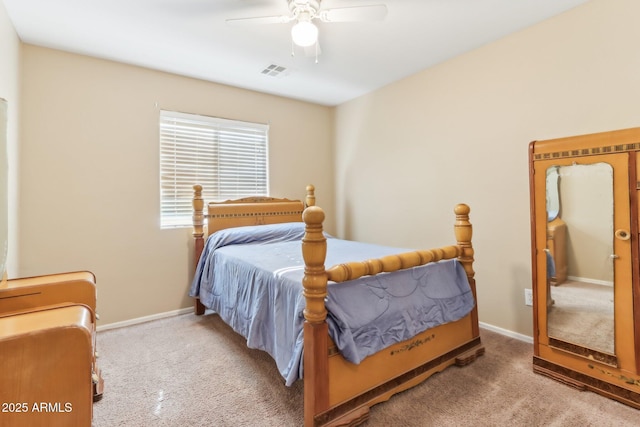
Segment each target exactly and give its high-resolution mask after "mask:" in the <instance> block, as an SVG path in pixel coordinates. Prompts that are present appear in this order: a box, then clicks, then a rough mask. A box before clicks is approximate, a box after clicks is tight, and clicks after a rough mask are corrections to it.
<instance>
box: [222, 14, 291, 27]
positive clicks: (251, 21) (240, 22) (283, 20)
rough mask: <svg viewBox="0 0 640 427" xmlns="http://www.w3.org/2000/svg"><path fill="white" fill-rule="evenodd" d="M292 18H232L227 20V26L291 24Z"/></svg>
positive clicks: (287, 16)
mask: <svg viewBox="0 0 640 427" xmlns="http://www.w3.org/2000/svg"><path fill="white" fill-rule="evenodd" d="M292 20H293V18H292V17H291V16H289V15H277V16H256V17H253V18H232V19H227V20H226V22H227V24H233V25H246V24H286V23H287V22H291V21H292Z"/></svg>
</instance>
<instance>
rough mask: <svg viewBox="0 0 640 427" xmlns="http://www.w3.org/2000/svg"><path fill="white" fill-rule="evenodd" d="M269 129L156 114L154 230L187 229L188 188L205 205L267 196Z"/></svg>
mask: <svg viewBox="0 0 640 427" xmlns="http://www.w3.org/2000/svg"><path fill="white" fill-rule="evenodd" d="M268 133H269V126H268V125H265V124H259V123H247V122H239V121H235V120H227V119H220V118H216V117H207V116H199V115H193V114H184V113H177V112H172V111H161V112H160V218H161V220H160V226H161V227H162V228H168V227H182V226H189V225H191V216H192V214H193V207H192V205H191V200H192V197H193V185H194V184H200V185H202V187H203V192H202V195H203V197H204V199H205V200H206V201H221V200H227V199H235V198H239V197H246V196H266V195H268V191H269V190H268V189H269V185H268V184H269V183H268V173H267V160H268Z"/></svg>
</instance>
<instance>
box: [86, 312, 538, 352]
mask: <svg viewBox="0 0 640 427" xmlns="http://www.w3.org/2000/svg"><path fill="white" fill-rule="evenodd" d="M188 313H193V307H187V308H181V309H179V310H173V311H167V312H164V313H158V314H152V315H150V316H143V317H137V318H135V319H129V320H123V321H122V322H114V323H108V324H106V325H100V326H98V327H97V328H96V329H97V330H98V331H107V330H109V329H116V328H123V327H125V326H132V325H137V324H140V323H145V322H149V321H151V320H158V319H164V318H166V317H172V316H179V315H181V314H188ZM479 323H480V327H481V328H484V329H488V330H490V331H492V332H495V333H498V334H500V335H506V336H508V337H511V338H515V339H517V340H520V341H524V342H527V343H529V344H533V338H532V337H530V336H527V335H523V334H519V333H517V332H513V331H510V330H508V329H503V328H500V327H498V326H493V325H490V324H488V323H484V322H479Z"/></svg>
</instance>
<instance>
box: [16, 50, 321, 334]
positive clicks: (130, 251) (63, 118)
mask: <svg viewBox="0 0 640 427" xmlns="http://www.w3.org/2000/svg"><path fill="white" fill-rule="evenodd" d="M22 58H23V60H22V79H23V94H22V120H21V135H22V137H21V146H20V148H21V151H22V160H21V168H20V179H21V181H20V182H21V184H20V192H21V205H20V218H21V223H22V227H21V229H20V241H21V245H20V272H19V274H20V275H35V274H46V273H52V272H58V271H70V270H78V269H88V270H91V271H93V272H94V273H95V274H96V276H97V280H98V311H99V313H100V315H101V322H100V323H101V325H106V324H109V323H113V322H119V321H124V320H129V319H133V318H138V317H143V316H147V315H153V314H157V313H163V312H168V311H172V310H176V309H179V308H182V307H187V306H189V305H190V304H191V300H190V299H189V298H188V297H187V288H188V284H189V281H190V278H191V272H192V259H191V257H190V256H191V255H192V242H191V235H190V233H191V230H190V229H173V230H160V228H159V184H158V181H159V171H158V162H159V160H158V157H159V150H158V146H159V142H158V115H159V110H160V109H167V110H177V111H182V112H190V113H197V114H205V115H212V116H219V117H225V118H231V119H237V120H247V121H256V122H261V123H270V147H269V149H270V165H269V166H270V181H271V182H270V185H271V194H272V195H274V196H278V197H290V198H291V197H298V198H302V197H304V189H305V186H306V184H307V183H313V184H315V185H316V188H317V196H318V204H319V205H321V206H323V207H324V208H325V209H326V210H327V214H328V216H329V218H333V217H334V212H333V211H334V209H333V200H334V195H333V172H332V171H333V166H332V162H333V157H332V137H333V134H332V129H333V110H332V109H330V108H328V107H323V106H318V105H314V104H309V103H303V102H299V101H293V100H288V99H285V98H280V97H275V96H271V95H265V94H259V93H256V92H251V91H246V90H241V89H236V88H231V87H228V86H223V85H218V84H213V83H207V82H203V81H199V80H194V79H189V78H183V77H178V76H175V75H171V74H165V73H161V72H155V71H151V70H147V69H143V68H137V67H132V66H127V65H123V64H119V63H114V62H109V61H104V60H98V59H94V58H90V57H86V56H80V55H74V54H70V53H64V52H60V51H56V50H51V49H45V48H40V47H35V46H30V45H24V46H23V48H22ZM309 159H313V160H314V162H313V164H309V163H307V162H308V160H309ZM328 228H329V229H332V228H333V226H332V225H331V221H329V223H328Z"/></svg>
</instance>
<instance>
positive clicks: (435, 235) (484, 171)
mask: <svg viewBox="0 0 640 427" xmlns="http://www.w3.org/2000/svg"><path fill="white" fill-rule="evenodd" d="M639 16H640V2H638V1H636V0H593V1H591V2H589V3H587V4H585V5H583V6H580V7H578V8H576V9H573V10H571V11H568V12H566V13H564V14H562V15H559V16H557V17H555V18H553V19H550V20H547V21H545V22H543V23H540V24H538V25H536V26H534V27H531V28H529V29H526V30H524V31H521V32H519V33H517V34H514V35H511V36H509V37H506V38H504V39H501V40H499V41H497V42H495V43H492V44H489V45H486V46H484V47H482V48H479V49H477V50H474V51H472V52H468V53H467V54H464V55H461V56H459V57H457V58H455V59H453V60H450V61H448V62H446V63H443V64H441V65H438V66H436V67H433V68H431V69H427V70H425V71H422V72H420V73H418V74H416V75H413V76H411V77H409V78H406V79H404V80H402V81H399V82H397V83H394V84H391V85H389V86H387V87H385V88H383V89H381V90H378V91H376V92H374V93H371V94H369V95H366V96H363V97H361V98H358V99H356V100H354V101H351V102H348V103H346V104H343V105H341V106H339V107H338V108H337V111H336V142H335V144H336V148H335V153H336V159H335V170H336V183H339V185H338V186H337V187H336V195H337V199H336V210H337V218H338V219H339V222H338V233H339V234H341V235H344V236H348V237H350V238H355V239H359V240H372V241H376V242H384V243H392V244H395V245H399V246H408V247H432V246H437V245H441V244H447V243H448V242H451V241H452V240H453V234H452V231H451V229H450V228H449V227H447V226H442V224H452V222H453V216H452V213H451V209H452V208H453V206H454V205H455V204H456V203H458V202H465V203H468V204H469V205H470V206H471V209H472V210H471V220H472V222H473V224H474V245H475V251H476V264H475V271H476V279H477V283H478V300H479V314H480V320H481V321H482V322H484V323H487V324H491V325H494V326H497V327H500V328H504V329H507V330H511V331H514V332H517V333H520V334H524V335H527V336H531V334H532V312H531V308H530V307H527V306H525V305H524V296H523V289H524V288H528V287H531V253H530V241H531V236H530V223H529V187H528V186H529V183H528V164H527V162H528V157H527V156H528V152H527V149H528V143H529V142H530V141H532V140H536V139H546V138H552V137H562V136H570V135H579V134H583V133H591V132H598V131H606V130H614V129H621V128H628V127H635V126H640V116H639V115H638V111H640V78H639V76H640V26H638V25H637V20H638V17H639ZM430 220H433V221H435V224H436V225H435V226H432V225H429V224H428V221H430Z"/></svg>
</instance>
